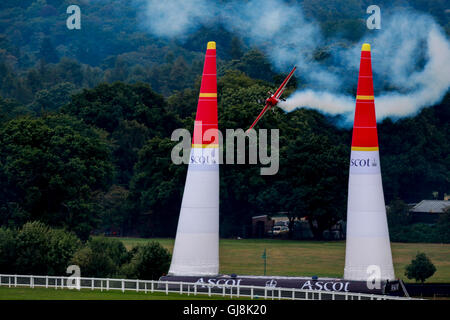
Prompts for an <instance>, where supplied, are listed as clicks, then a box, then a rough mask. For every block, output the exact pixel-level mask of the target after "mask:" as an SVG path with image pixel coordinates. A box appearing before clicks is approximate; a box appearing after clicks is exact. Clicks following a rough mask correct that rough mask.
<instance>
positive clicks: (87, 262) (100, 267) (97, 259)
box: [71, 246, 117, 278]
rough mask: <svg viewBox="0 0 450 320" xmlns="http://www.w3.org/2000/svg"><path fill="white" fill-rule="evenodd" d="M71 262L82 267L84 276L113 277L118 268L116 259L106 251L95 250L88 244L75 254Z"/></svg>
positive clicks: (81, 270)
mask: <svg viewBox="0 0 450 320" xmlns="http://www.w3.org/2000/svg"><path fill="white" fill-rule="evenodd" d="M71 264H76V265H78V266H79V267H80V272H81V276H82V277H99V278H105V277H111V276H113V275H114V274H115V273H116V270H117V267H116V265H115V264H114V261H113V260H112V259H111V258H110V257H109V256H108V255H106V254H105V252H102V251H94V250H92V249H91V248H90V247H88V246H86V247H83V248H81V249H79V250H78V251H77V252H76V253H75V254H74V256H73V258H72V260H71Z"/></svg>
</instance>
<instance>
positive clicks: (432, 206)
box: [411, 200, 450, 213]
mask: <svg viewBox="0 0 450 320" xmlns="http://www.w3.org/2000/svg"><path fill="white" fill-rule="evenodd" d="M449 207H450V201H446V200H422V201H420V202H419V203H418V204H416V205H415V206H414V207H412V209H411V212H429V213H444V211H445V209H447V208H449Z"/></svg>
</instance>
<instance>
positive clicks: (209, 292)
mask: <svg viewBox="0 0 450 320" xmlns="http://www.w3.org/2000/svg"><path fill="white" fill-rule="evenodd" d="M208 297H211V286H208Z"/></svg>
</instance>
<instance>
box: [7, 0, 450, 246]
mask: <svg viewBox="0 0 450 320" xmlns="http://www.w3.org/2000/svg"><path fill="white" fill-rule="evenodd" d="M223 2H224V3H226V2H227V1H223ZM288 2H302V5H303V8H304V12H305V14H306V15H307V16H308V17H310V18H314V19H317V20H318V21H319V22H320V28H321V29H322V31H323V32H324V34H325V35H326V36H329V37H332V36H333V37H334V36H336V35H339V37H340V39H341V41H344V42H346V43H347V42H348V43H354V42H356V41H358V40H359V39H360V38H361V37H362V35H363V34H364V32H365V29H364V28H365V25H364V21H363V20H362V18H361V12H363V13H364V10H365V8H366V7H367V6H368V5H369V4H370V3H369V2H370V1H365V0H359V1H358V0H354V1H338V0H330V1H327V5H326V6H324V5H323V2H320V3H319V1H315V0H304V1H288ZM144 3H145V1H143V0H142V1H137V0H136V1H112V0H102V1H83V0H79V1H60V0H26V1H12V0H11V1H9V0H6V1H2V2H1V3H0V225H1V226H7V227H20V226H22V225H23V224H24V223H26V222H27V221H34V220H39V221H42V222H44V223H47V224H49V225H51V226H56V227H64V228H66V229H68V230H70V231H74V232H75V233H77V235H78V236H80V237H81V238H82V239H87V238H88V236H89V234H91V233H92V232H94V231H99V232H104V231H111V230H114V231H118V232H120V233H121V234H123V235H140V236H174V234H175V229H176V225H177V223H176V222H177V219H178V214H179V208H180V204H181V198H182V192H183V188H184V181H185V177H186V169H187V168H186V165H174V164H173V163H172V162H171V160H170V153H171V149H172V148H173V146H174V145H175V144H176V142H172V141H171V139H170V136H171V133H172V131H173V130H175V129H177V128H187V129H189V130H191V129H192V126H193V121H194V112H195V108H196V104H197V98H198V90H199V86H200V83H199V80H200V75H201V72H202V66H203V55H204V50H205V45H206V42H207V41H209V40H215V41H216V42H217V43H218V48H221V50H218V58H219V59H218V70H219V77H218V98H219V128H220V129H222V130H223V131H225V129H226V128H231V129H237V128H244V129H245V128H247V127H248V125H249V124H250V123H251V122H252V121H253V120H254V118H255V116H256V115H257V114H258V113H259V111H260V109H261V105H260V104H259V103H258V100H260V99H263V98H264V97H265V96H266V93H267V91H268V90H273V88H275V86H276V85H277V84H278V83H279V82H280V80H281V79H283V74H280V73H279V72H278V71H277V69H276V68H275V67H274V66H273V65H272V64H271V62H270V59H269V58H268V57H267V56H266V55H265V54H264V53H263V51H261V50H259V48H258V47H255V46H251V45H249V44H248V43H246V42H245V41H244V40H243V39H241V38H240V37H239V35H237V34H234V33H232V32H230V31H229V30H225V29H223V28H221V27H220V26H216V27H213V28H208V27H202V28H200V29H198V30H196V31H195V32H194V33H192V34H189V35H187V36H186V37H185V38H183V39H164V38H158V37H156V36H154V35H151V34H149V33H148V32H146V30H145V28H144V27H143V26H142V23H141V19H140V17H139V15H140V12H141V11H142V10H143V6H144ZM395 3H397V4H398V5H402V3H403V1H394V3H392V2H391V1H380V5H383V4H385V5H386V6H389V5H394V4H395ZM70 4H78V5H80V7H81V8H82V13H83V18H82V19H83V20H82V23H83V27H82V28H81V30H76V31H73V32H68V31H67V28H66V26H65V24H66V19H67V16H68V15H67V13H66V8H67V7H68V6H69V5H70ZM409 6H412V7H413V8H415V9H416V10H421V11H423V12H427V13H429V14H431V15H432V16H433V17H435V19H436V21H438V23H439V24H440V25H441V26H442V27H443V28H444V30H445V32H446V33H447V36H448V35H449V34H450V23H449V19H448V17H449V13H448V12H446V10H448V8H447V7H446V6H447V3H446V1H432V2H428V1H421V0H414V1H409ZM323 55H326V48H324V51H320V50H319V51H318V52H316V53H315V54H314V59H316V60H317V61H319V60H320V59H322V58H323ZM418 63H419V62H418ZM355 77H356V75H355ZM304 86H307V83H305V82H303V80H302V73H301V70H300V71H299V72H298V73H297V75H296V78H294V80H293V81H292V82H291V83H290V87H289V88H288V90H287V92H286V93H287V95H289V94H290V93H291V92H293V91H294V89H295V88H299V87H304ZM341 120H342V119H340V118H339V117H338V116H335V117H332V116H329V115H325V114H322V113H319V112H317V111H314V110H308V109H297V110H295V111H292V112H289V113H285V112H283V111H282V110H280V109H276V110H274V112H270V113H267V115H266V116H265V118H263V120H262V121H261V122H260V123H259V126H260V127H261V128H268V129H270V128H278V129H280V170H279V172H278V174H276V175H273V176H262V175H260V174H259V169H260V166H258V165H223V166H222V167H221V194H220V197H221V198H220V200H221V204H220V214H221V235H222V236H224V237H231V236H248V235H249V226H250V224H251V216H253V215H258V214H266V213H267V214H273V213H276V212H280V211H283V212H286V211H287V212H289V214H290V215H293V216H308V218H309V219H310V221H311V226H312V227H313V229H314V234H315V236H316V237H317V238H318V239H320V238H321V235H322V231H323V230H326V229H328V228H330V227H331V226H332V225H333V224H334V223H335V222H336V221H338V220H340V219H343V218H345V213H346V205H347V203H346V199H347V183H348V158H349V154H350V142H351V128H349V127H348V126H342V121H341ZM378 133H379V144H380V153H381V168H382V174H383V186H384V192H385V198H386V203H387V204H388V203H390V202H392V201H394V200H398V199H401V200H403V201H404V202H406V203H412V202H418V201H420V200H422V199H432V198H433V197H434V196H433V193H434V194H435V193H436V192H437V194H438V198H439V199H441V198H442V197H443V195H444V193H449V192H450V139H449V137H450V93H448V92H447V95H446V96H445V97H444V99H443V100H442V102H440V103H439V104H438V105H435V106H430V107H428V108H425V109H423V110H422V111H420V112H419V113H418V114H416V115H414V116H410V117H405V118H402V119H389V118H387V119H385V120H383V121H382V122H380V123H379V125H378ZM313 222H314V223H313ZM443 223H447V224H448V223H449V222H448V221H445V222H443Z"/></svg>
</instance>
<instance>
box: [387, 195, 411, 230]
mask: <svg viewBox="0 0 450 320" xmlns="http://www.w3.org/2000/svg"><path fill="white" fill-rule="evenodd" d="M386 213H387V220H388V225H389V227H390V228H393V227H400V226H404V225H407V224H409V223H410V222H411V219H410V217H409V209H408V205H407V204H406V203H405V202H403V201H402V200H401V199H398V198H397V199H394V200H392V201H391V202H390V203H389V206H388V209H387V212H386Z"/></svg>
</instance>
